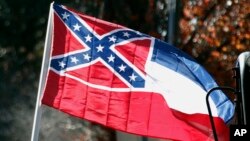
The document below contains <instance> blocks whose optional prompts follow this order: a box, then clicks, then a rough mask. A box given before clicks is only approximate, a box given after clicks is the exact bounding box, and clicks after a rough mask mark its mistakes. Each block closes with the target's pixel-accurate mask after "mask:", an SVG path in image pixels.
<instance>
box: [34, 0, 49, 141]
mask: <svg viewBox="0 0 250 141" xmlns="http://www.w3.org/2000/svg"><path fill="white" fill-rule="evenodd" d="M52 18H53V3H51V5H50V11H49V17H48V25H47V31H46V38H45V44H44V52H43V61H42V66H41V72H40V80H39V86H38V92H37V100H36V108H35V114H34V120H33V127H32V135H31V141H38V137H39V130H40V122H41V117H42V107H41V106H42V105H41V97H42V91H43V88H44V84H45V78H46V76H47V73H48V67H49V56H50V48H51V37H52V26H53V24H52V22H51V20H52Z"/></svg>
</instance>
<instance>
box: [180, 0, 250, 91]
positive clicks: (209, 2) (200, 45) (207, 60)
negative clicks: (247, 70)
mask: <svg viewBox="0 0 250 141" xmlns="http://www.w3.org/2000/svg"><path fill="white" fill-rule="evenodd" d="M182 6H183V8H182V16H181V17H182V18H181V19H180V21H179V27H180V32H179V33H180V35H179V39H178V46H180V47H181V48H182V49H183V50H184V51H186V52H188V53H189V54H191V55H192V56H193V57H195V58H196V59H197V60H198V61H199V62H200V63H201V64H203V66H204V67H205V68H206V69H207V70H208V71H209V72H210V73H211V74H212V75H213V76H214V77H215V79H216V80H217V81H218V83H219V84H220V85H226V86H234V81H233V79H228V78H232V76H233V75H232V71H231V69H232V68H233V67H234V65H235V64H234V63H235V61H236V59H237V57H238V55H239V54H240V53H241V52H244V51H249V49H250V3H249V0H182Z"/></svg>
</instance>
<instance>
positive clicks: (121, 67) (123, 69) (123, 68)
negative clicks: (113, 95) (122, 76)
mask: <svg viewBox="0 0 250 141" xmlns="http://www.w3.org/2000/svg"><path fill="white" fill-rule="evenodd" d="M118 68H119V69H120V71H119V72H121V71H123V72H125V68H126V66H124V65H123V64H121V66H119V67H118Z"/></svg>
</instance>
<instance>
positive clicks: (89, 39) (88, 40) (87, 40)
mask: <svg viewBox="0 0 250 141" xmlns="http://www.w3.org/2000/svg"><path fill="white" fill-rule="evenodd" d="M84 38H85V39H86V42H91V39H92V37H90V35H89V34H88V35H87V36H85V37H84Z"/></svg>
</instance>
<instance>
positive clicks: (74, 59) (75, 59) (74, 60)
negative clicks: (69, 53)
mask: <svg viewBox="0 0 250 141" xmlns="http://www.w3.org/2000/svg"><path fill="white" fill-rule="evenodd" d="M70 59H71V62H72V63H75V64H77V62H78V61H79V60H78V59H77V58H76V57H71V58H70Z"/></svg>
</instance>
